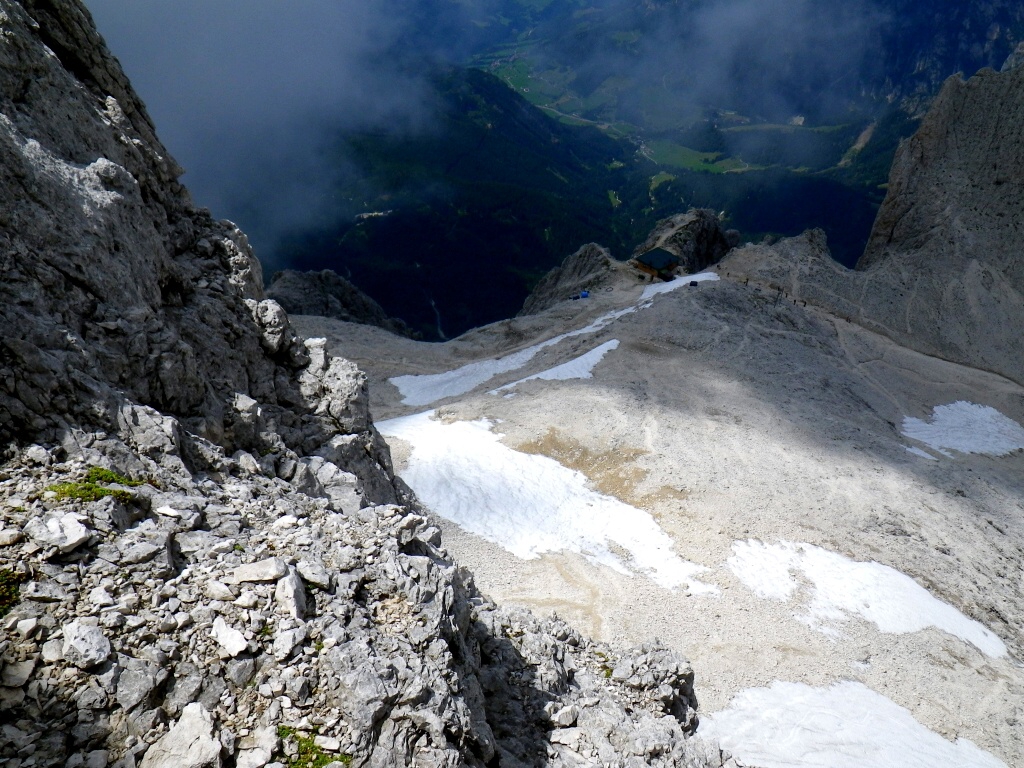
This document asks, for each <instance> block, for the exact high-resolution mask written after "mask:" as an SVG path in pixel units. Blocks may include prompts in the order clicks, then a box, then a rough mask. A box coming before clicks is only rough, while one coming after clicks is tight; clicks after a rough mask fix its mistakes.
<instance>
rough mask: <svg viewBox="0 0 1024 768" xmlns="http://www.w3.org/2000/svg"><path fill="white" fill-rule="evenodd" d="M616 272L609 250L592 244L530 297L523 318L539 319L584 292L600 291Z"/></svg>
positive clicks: (546, 277)
mask: <svg viewBox="0 0 1024 768" xmlns="http://www.w3.org/2000/svg"><path fill="white" fill-rule="evenodd" d="M614 268H615V260H614V259H613V258H612V255H611V253H609V252H608V249H607V248H604V247H602V246H600V245H598V244H597V243H588V244H587V245H584V246H583V247H582V248H580V249H579V250H578V251H576V253H574V254H572V255H571V256H567V257H566V258H565V260H564V261H563V262H562V263H561V265H559V266H557V267H555V268H554V269H552V270H551V271H550V272H548V273H547V274H546V275H544V277H542V278H541V279H540V282H538V283H537V285H536V286H535V287H534V289H533V290H532V291H531V292H530V295H529V296H527V297H526V301H525V302H524V303H523V308H522V310H521V311H520V312H519V315H520V316H522V315H535V314H537V313H538V312H542V311H543V310H545V309H547V308H548V307H552V306H554V305H555V304H557V303H558V302H560V301H565V300H566V299H569V298H571V297H572V296H577V295H579V293H580V291H596V290H598V289H599V288H600V287H601V286H602V285H603V284H604V282H605V281H606V280H607V279H608V278H609V277H610V276H611V275H612V273H613V271H614Z"/></svg>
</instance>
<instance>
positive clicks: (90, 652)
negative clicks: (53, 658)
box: [61, 620, 110, 669]
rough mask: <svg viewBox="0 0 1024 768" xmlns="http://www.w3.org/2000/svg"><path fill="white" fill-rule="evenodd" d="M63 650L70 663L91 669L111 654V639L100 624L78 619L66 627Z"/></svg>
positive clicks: (80, 667)
mask: <svg viewBox="0 0 1024 768" xmlns="http://www.w3.org/2000/svg"><path fill="white" fill-rule="evenodd" d="M61 652H62V655H63V657H64V659H65V660H66V661H67V662H68V663H69V664H74V665H75V666H76V667H78V668H79V669H91V668H92V667H95V666H96V665H98V664H101V663H103V662H104V661H106V660H107V657H108V656H110V641H109V640H108V639H107V637H106V635H104V634H103V630H102V629H100V628H99V627H98V626H95V625H90V624H87V623H86V621H85V620H76V621H72V622H71V623H70V624H68V625H67V626H65V627H64V646H63V648H62V649H61Z"/></svg>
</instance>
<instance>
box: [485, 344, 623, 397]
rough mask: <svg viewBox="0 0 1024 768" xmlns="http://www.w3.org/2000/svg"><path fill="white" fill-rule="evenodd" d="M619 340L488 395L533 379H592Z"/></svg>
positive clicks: (615, 347)
mask: <svg viewBox="0 0 1024 768" xmlns="http://www.w3.org/2000/svg"><path fill="white" fill-rule="evenodd" d="M618 347H619V340H618V339H612V340H611V341H606V342H605V343H604V344H602V345H601V346H599V347H595V348H594V349H592V350H590V351H589V352H587V353H586V354H583V355H580V356H579V357H577V358H574V359H572V360H570V361H569V362H567V363H562V364H561V365H556V366H555V367H554V368H548V369H547V370H546V371H541V372H540V373H535V374H533V376H527V377H526V378H525V379H519V380H518V381H513V382H511V383H510V384H506V385H504V386H502V387H498V388H497V389H492V390H491V391H490V393H489V394H492V395H496V394H498V393H499V392H505V391H507V390H509V389H512V388H514V387H516V386H518V385H520V384H522V383H523V382H524V381H533V380H534V379H542V380H544V381H568V380H569V379H592V378H593V377H594V366H596V365H597V364H598V363H600V362H601V361H602V360H603V359H604V356H605V355H607V354H608V353H609V352H611V351H612V350H613V349H618Z"/></svg>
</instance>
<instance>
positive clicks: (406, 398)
mask: <svg viewBox="0 0 1024 768" xmlns="http://www.w3.org/2000/svg"><path fill="white" fill-rule="evenodd" d="M707 280H718V275H716V274H715V273H714V272H702V273H700V274H699V275H687V276H686V277H685V278H679V279H677V280H673V281H672V282H670V283H657V284H654V285H649V286H647V287H646V288H645V289H644V292H643V294H642V295H641V296H640V299H639V300H638V301H637V303H636V304H634V305H632V306H629V307H624V308H622V309H617V310H615V311H613V312H608V313H606V314H603V315H601V316H600V317H599V318H597V319H596V320H595V321H594V322H592V323H591V324H590V325H587V326H584V327H583V328H578V329H577V330H575V331H569V332H568V333H563V334H561V335H559V336H555V337H554V338H551V339H548V340H547V341H542V342H540V343H539V344H534V345H533V346H530V347H527V348H526V349H521V350H519V351H518V352H513V353H512V354H511V355H506V356H505V357H498V358H494V359H491V360H480V361H478V362H475V363H469V364H467V365H463V366H462V367H461V368H456V369H454V370H451V371H445V372H444V373H430V374H418V375H409V376H395V377H394V378H391V379H388V381H390V382H391V383H392V384H394V385H395V386H396V387H398V391H399V392H401V393H402V403H404V404H405V405H430V404H431V403H435V402H437V401H438V400H443V399H444V398H446V397H457V396H458V395H464V394H466V393H467V392H470V391H472V390H473V389H475V388H476V387H478V386H480V385H481V384H483V383H484V382H486V381H490V380H491V379H493V378H494V377H495V376H498V375H500V374H502V373H509V372H510V371H516V370H519V369H520V368H522V367H523V366H524V365H526V364H527V363H528V362H530V361H531V360H532V359H533V358H534V357H536V356H537V353H538V352H540V351H541V350H542V349H546V348H547V347H551V346H554V345H555V344H558V343H560V342H562V341H565V339H570V338H573V337H574V336H583V335H586V334H589V333H597V332H598V331H600V330H602V329H603V328H605V327H606V326H608V324H609V323H611V322H612V321H614V320H617V319H618V318H620V317H623V316H625V315H628V314H630V313H632V312H636V311H637V310H640V309H647V308H648V307H649V306H651V302H652V300H653V299H654V297H655V296H657V295H658V294H661V293H668V292H669V291H674V290H676V289H677V288H680V287H682V286H684V285H689V284H690V283H691V282H693V281H696V282H704V281H707Z"/></svg>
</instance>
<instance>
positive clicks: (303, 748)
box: [277, 725, 352, 768]
mask: <svg viewBox="0 0 1024 768" xmlns="http://www.w3.org/2000/svg"><path fill="white" fill-rule="evenodd" d="M277 737H278V738H279V739H281V741H288V740H289V739H291V740H293V741H294V742H295V744H296V746H297V747H298V754H296V755H295V757H291V758H289V757H281V756H280V755H279V756H278V758H277V759H279V760H283V761H284V763H285V765H287V766H288V768H325V766H327V765H330V764H331V763H335V762H337V763H341V764H342V765H349V764H351V763H352V755H347V754H340V755H336V754H334V753H332V752H325V751H324V750H323V749H322V748H321V747H318V746H317V745H316V743H315V742H314V739H315V738H316V732H315V731H314V732H313V733H312V734H311V735H309V736H300V735H299V734H298V733H296V732H295V729H294V728H289V727H288V726H286V725H279V726H278V727H277Z"/></svg>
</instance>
